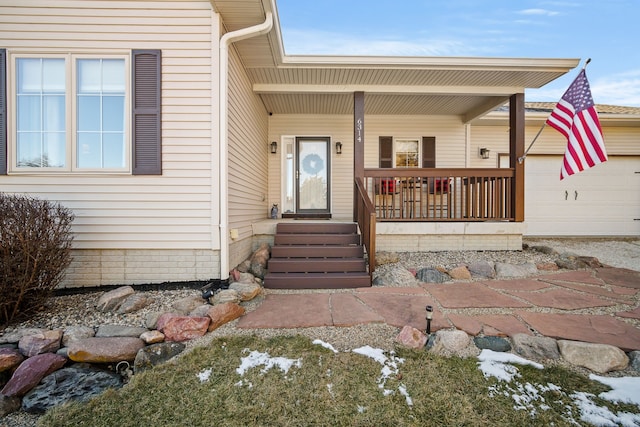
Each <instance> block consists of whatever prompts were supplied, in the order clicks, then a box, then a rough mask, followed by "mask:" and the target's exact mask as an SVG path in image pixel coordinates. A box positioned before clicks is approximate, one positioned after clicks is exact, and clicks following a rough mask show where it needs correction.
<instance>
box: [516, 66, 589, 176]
mask: <svg viewBox="0 0 640 427" xmlns="http://www.w3.org/2000/svg"><path fill="white" fill-rule="evenodd" d="M589 62H591V58H587V60H586V61H585V63H584V65H583V66H582V70H584V69H586V68H587V65H589ZM545 126H547V122H546V121H545V122H544V123H543V124H542V127H541V128H540V130H539V131H538V133H537V134H536V136H534V137H533V141H531V144H529V147H527V149H526V151H525V152H524V154H523V155H522V156H520V157H518V163H520V164H522V162H524V159H526V158H527V153H529V150H531V147H533V144H534V143H535V142H536V140H537V139H538V137H539V136H540V134H541V133H542V131H543V130H544V128H545Z"/></svg>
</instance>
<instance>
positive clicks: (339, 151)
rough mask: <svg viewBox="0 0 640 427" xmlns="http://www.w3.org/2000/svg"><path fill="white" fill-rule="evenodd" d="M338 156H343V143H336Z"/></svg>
mask: <svg viewBox="0 0 640 427" xmlns="http://www.w3.org/2000/svg"><path fill="white" fill-rule="evenodd" d="M336 154H342V142H340V141H338V142H336Z"/></svg>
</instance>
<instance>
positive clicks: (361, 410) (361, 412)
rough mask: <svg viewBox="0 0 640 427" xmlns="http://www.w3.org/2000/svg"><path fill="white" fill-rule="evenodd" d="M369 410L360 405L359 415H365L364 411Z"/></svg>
mask: <svg viewBox="0 0 640 427" xmlns="http://www.w3.org/2000/svg"><path fill="white" fill-rule="evenodd" d="M366 410H367V408H366V407H364V406H361V405H358V413H359V414H364V411H366Z"/></svg>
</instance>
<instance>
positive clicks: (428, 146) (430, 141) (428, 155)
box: [422, 136, 436, 168]
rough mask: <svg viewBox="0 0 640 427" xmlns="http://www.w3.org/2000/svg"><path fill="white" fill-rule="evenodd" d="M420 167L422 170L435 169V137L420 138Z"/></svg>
mask: <svg viewBox="0 0 640 427" xmlns="http://www.w3.org/2000/svg"><path fill="white" fill-rule="evenodd" d="M422 167H423V168H435V167H436V137H435V136H423V137H422Z"/></svg>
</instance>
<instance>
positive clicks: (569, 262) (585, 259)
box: [555, 252, 602, 270]
mask: <svg viewBox="0 0 640 427" xmlns="http://www.w3.org/2000/svg"><path fill="white" fill-rule="evenodd" d="M555 262H556V264H557V265H558V267H560V268H566V269H568V270H580V269H583V268H599V267H602V264H601V263H600V261H599V260H598V258H595V257H590V256H582V255H577V254H574V253H571V252H564V253H561V254H560V256H559V258H558V259H557V260H555Z"/></svg>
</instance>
